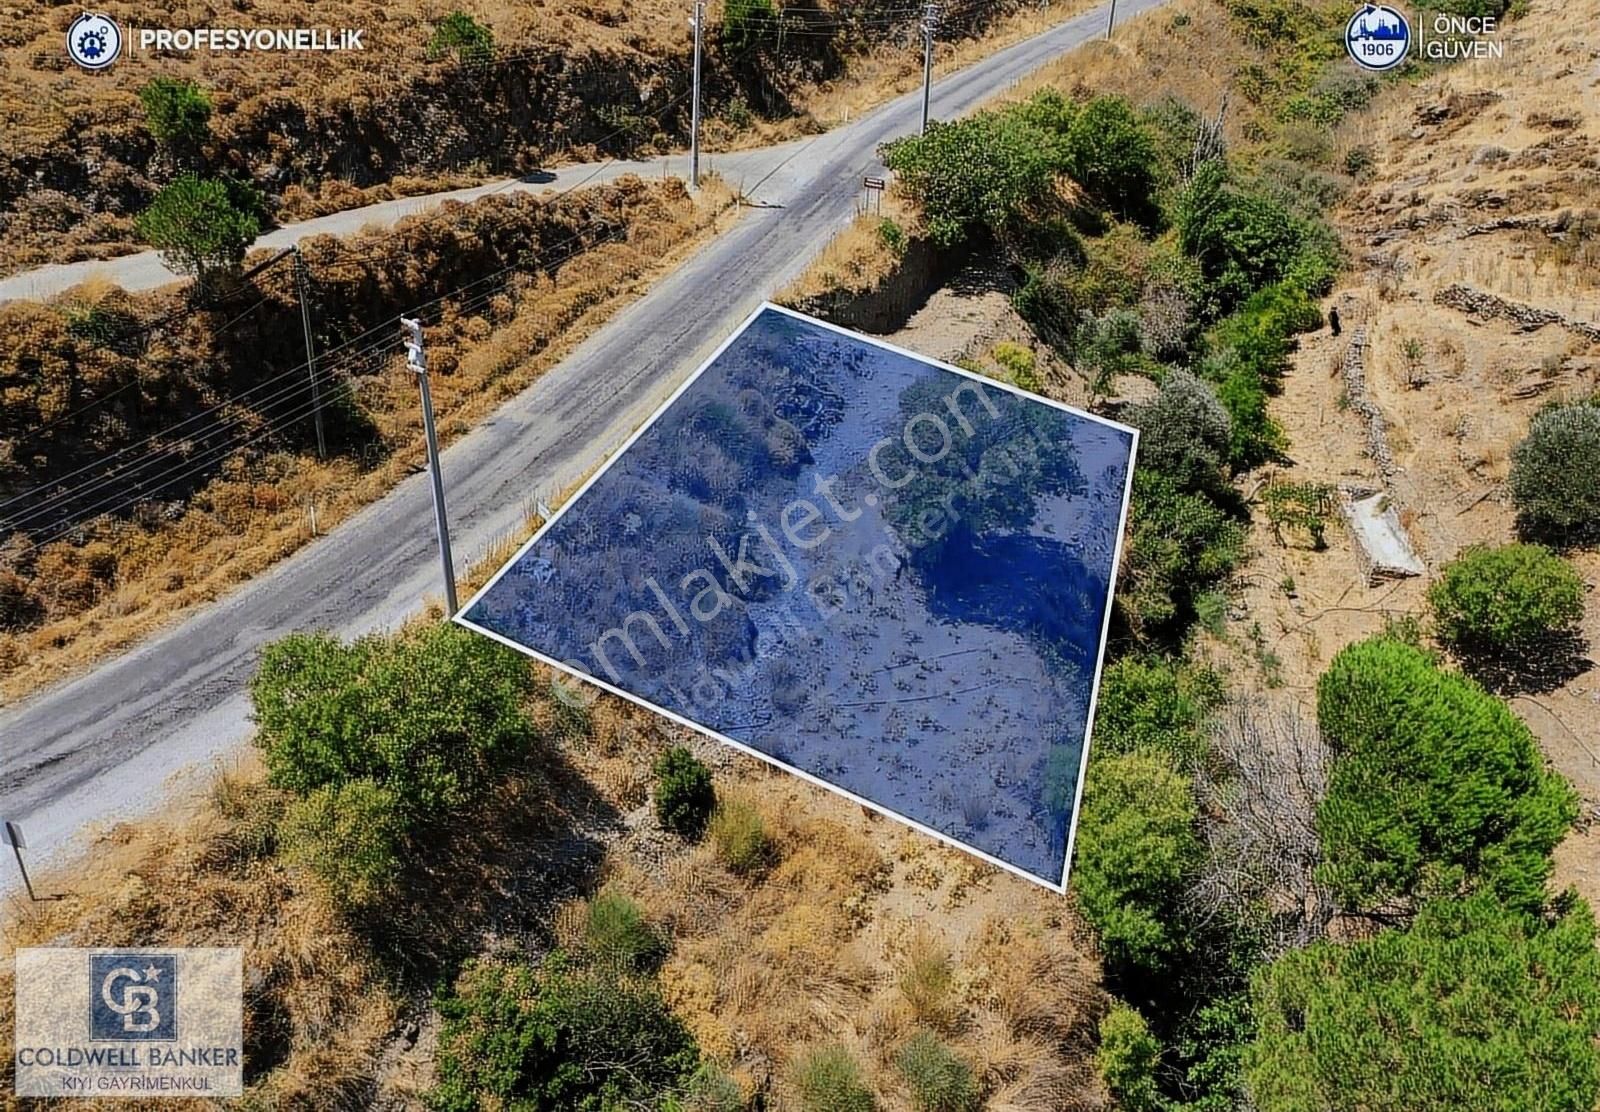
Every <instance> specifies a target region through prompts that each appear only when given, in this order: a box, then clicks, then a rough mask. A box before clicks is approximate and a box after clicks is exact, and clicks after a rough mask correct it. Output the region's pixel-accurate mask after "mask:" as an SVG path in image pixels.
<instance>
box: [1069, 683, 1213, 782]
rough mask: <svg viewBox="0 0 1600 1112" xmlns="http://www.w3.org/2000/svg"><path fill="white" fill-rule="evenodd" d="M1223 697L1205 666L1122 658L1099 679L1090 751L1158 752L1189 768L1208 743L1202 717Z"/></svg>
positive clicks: (1198, 759)
mask: <svg viewBox="0 0 1600 1112" xmlns="http://www.w3.org/2000/svg"><path fill="white" fill-rule="evenodd" d="M1223 697H1224V695H1223V688H1222V678H1221V677H1220V676H1218V675H1217V673H1215V672H1213V671H1212V670H1211V669H1210V668H1208V667H1206V666H1204V665H1190V664H1186V663H1183V662H1179V661H1171V660H1164V659H1160V658H1154V657H1151V658H1141V657H1134V656H1125V657H1122V658H1120V659H1118V660H1116V661H1113V662H1112V663H1111V664H1108V665H1107V666H1106V668H1105V671H1104V673H1103V674H1102V675H1101V677H1100V696H1099V699H1098V700H1097V702H1096V704H1095V717H1094V751H1095V752H1096V753H1097V754H1099V755H1101V756H1111V755H1114V754H1119V753H1147V754H1160V755H1164V756H1166V757H1168V758H1169V759H1170V760H1171V761H1172V762H1173V764H1174V765H1175V766H1176V767H1178V768H1194V767H1195V766H1196V765H1197V764H1199V762H1200V761H1201V759H1202V758H1203V757H1204V756H1205V752H1206V749H1207V746H1208V741H1207V737H1206V721H1207V719H1208V718H1209V717H1210V715H1211V712H1212V711H1213V710H1215V709H1216V708H1217V707H1218V706H1220V705H1221V703H1222V700H1223Z"/></svg>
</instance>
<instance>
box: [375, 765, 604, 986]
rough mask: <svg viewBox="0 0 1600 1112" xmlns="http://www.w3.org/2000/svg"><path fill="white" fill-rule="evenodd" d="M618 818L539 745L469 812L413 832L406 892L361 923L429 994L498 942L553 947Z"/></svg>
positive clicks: (390, 961)
mask: <svg viewBox="0 0 1600 1112" xmlns="http://www.w3.org/2000/svg"><path fill="white" fill-rule="evenodd" d="M621 829H622V818H621V815H620V814H619V812H618V811H617V810H616V809H615V808H614V807H613V806H612V805H611V804H610V803H609V802H607V801H606V800H605V798H604V797H602V796H601V795H600V793H599V792H598V791H596V790H595V788H594V786H593V785H592V784H591V783H590V782H589V781H588V780H586V779H585V778H584V777H583V775H582V774H581V773H580V772H579V771H578V770H577V769H576V768H574V767H573V766H572V764H571V763H570V762H569V761H568V760H567V759H566V757H565V756H563V755H562V754H561V753H560V752H559V751H557V750H554V749H550V748H545V747H542V746H541V747H540V751H538V752H536V753H535V754H533V755H532V756H530V758H529V759H528V760H527V761H526V762H525V763H524V764H523V765H522V766H521V767H519V768H517V769H515V770H513V771H512V773H511V774H510V775H509V776H507V777H506V778H505V780H504V781H502V783H501V784H500V785H499V786H498V787H497V788H496V789H495V790H494V791H493V792H491V793H490V796H489V798H488V799H487V800H486V801H485V802H484V804H483V805H482V806H480V807H478V808H475V809H474V810H473V811H472V813H470V814H466V815H462V816H459V817H457V818H453V819H450V820H446V821H445V822H442V823H441V824H440V825H439V826H437V827H434V828H431V829H426V830H423V831H420V832H418V833H417V834H415V835H413V838H412V847H411V856H410V859H409V860H408V862H407V865H406V867H405V869H404V872H403V874H402V876H401V878H400V885H399V887H400V891H401V892H402V893H404V894H403V896H402V897H401V898H400V901H399V902H398V903H396V904H395V905H394V906H392V907H389V908H386V909H384V911H383V912H382V913H380V914H378V915H375V916H373V917H371V918H370V919H368V920H366V921H365V922H362V923H361V924H359V929H361V930H362V933H363V934H364V935H365V936H366V938H367V940H368V942H369V943H370V944H371V945H372V947H373V950H374V952H375V953H376V954H377V955H378V956H379V958H380V960H381V961H382V962H383V963H384V964H385V965H386V966H387V967H388V968H389V969H390V970H391V971H392V972H393V973H394V974H395V975H396V976H397V977H398V978H399V980H400V981H401V982H402V983H405V984H408V985H410V986H411V987H414V988H417V989H429V988H431V987H433V986H435V985H438V984H440V983H442V982H444V981H447V980H449V979H450V978H452V977H453V976H454V975H455V972H456V970H457V969H458V968H459V966H460V965H461V963H462V962H463V961H465V960H466V959H467V958H469V957H471V956H473V955H474V954H478V953H481V952H482V951H483V950H484V949H485V948H486V947H489V946H491V945H493V944H495V943H504V942H508V941H509V942H512V943H513V944H515V945H516V946H517V947H518V948H519V949H521V950H522V951H523V952H525V953H527V952H532V953H535V954H537V953H540V952H543V951H545V950H548V949H549V947H550V945H551V942H552V939H553V937H554V916H555V912H556V909H557V908H558V907H559V906H560V905H561V904H562V903H563V902H565V901H566V900H569V899H572V898H574V897H578V896H583V895H587V894H589V893H590V892H591V891H592V890H593V889H594V887H595V885H596V883H597V881H598V878H599V875H600V868H601V866H602V864H603V863H604V860H605V853H606V845H607V841H608V838H609V837H610V836H612V835H614V833H615V832H616V831H619V830H621Z"/></svg>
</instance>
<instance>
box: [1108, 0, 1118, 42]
mask: <svg viewBox="0 0 1600 1112" xmlns="http://www.w3.org/2000/svg"><path fill="white" fill-rule="evenodd" d="M1116 25H1117V0H1111V12H1110V14H1109V15H1107V16H1106V41H1107V42H1110V41H1111V31H1112V29H1113V28H1114V27H1116Z"/></svg>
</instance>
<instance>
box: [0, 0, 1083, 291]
mask: <svg viewBox="0 0 1600 1112" xmlns="http://www.w3.org/2000/svg"><path fill="white" fill-rule="evenodd" d="M1082 6H1083V5H1081V4H1075V3H1073V2H1063V0H1058V2H1057V3H1056V4H1055V5H1053V6H1047V7H1045V8H1040V7H1039V6H1037V5H1030V4H1024V3H1021V2H1020V0H1003V2H999V3H981V4H980V3H973V2H963V3H958V4H951V5H946V6H945V14H944V17H943V22H942V24H941V32H940V37H941V39H942V43H941V47H940V55H941V63H942V64H943V63H945V62H949V63H955V62H958V61H963V60H970V59H971V58H972V57H973V56H975V52H977V53H981V51H982V50H983V49H986V48H991V47H992V46H993V45H995V44H997V43H1000V42H1004V41H1008V40H1011V39H1014V38H1017V37H1020V36H1021V35H1022V34H1024V33H1027V32H1029V31H1033V30H1038V29H1041V28H1042V27H1043V26H1045V25H1048V24H1049V23H1050V22H1053V21H1059V20H1060V19H1063V18H1066V16H1068V15H1070V14H1072V12H1073V11H1075V10H1078V9H1079V8H1081V7H1082ZM103 10H104V11H105V13H106V14H108V15H110V16H111V17H112V18H113V19H115V20H117V21H119V24H120V25H121V26H123V27H124V28H127V29H131V28H137V27H142V26H151V25H155V24H159V26H162V27H169V28H193V27H233V26H240V27H246V28H256V27H312V26H315V27H320V28H355V29H365V31H366V35H365V39H364V41H365V49H364V50H362V51H358V52H348V53H327V54H315V53H301V54H268V55H254V54H249V53H232V54H230V53H223V52H218V53H206V52H195V53H190V54H178V53H173V52H167V53H166V54H163V55H159V56H158V55H155V54H151V53H149V52H146V53H144V54H137V53H131V54H125V56H124V57H123V58H121V59H120V60H119V61H118V62H116V63H115V64H114V65H113V66H112V67H110V68H109V69H108V70H105V71H102V72H97V73H84V72H82V71H80V70H79V69H78V68H77V67H76V66H75V65H74V64H73V63H72V62H71V60H70V59H69V58H68V57H67V55H66V53H65V51H64V50H63V49H62V42H63V35H64V33H65V30H66V27H67V24H68V23H69V22H71V20H72V19H73V18H75V16H76V14H77V13H75V12H69V11H68V10H67V9H65V8H58V7H54V6H52V5H49V4H46V3H43V2H40V0H24V2H22V3H20V4H19V5H13V7H12V8H11V9H10V10H8V13H7V24H6V29H5V30H4V31H3V32H0V56H3V57H4V68H3V70H0V119H4V121H5V124H6V130H7V136H8V139H9V140H10V142H9V144H8V150H7V159H6V162H5V165H4V166H0V267H3V268H5V269H8V270H9V269H18V268H22V267H26V266H32V265H38V264H40V263H46V262H69V261H73V260H76V259H80V258H103V257H108V256H111V255H116V254H122V253H125V252H127V251H129V250H132V249H134V248H135V245H136V243H137V242H138V241H137V239H136V236H135V233H134V229H133V217H134V216H135V215H136V214H137V213H139V212H140V211H141V210H142V209H143V208H144V207H145V206H146V205H147V204H148V203H149V201H150V200H151V198H152V197H153V196H154V195H155V194H156V192H157V191H158V190H159V189H160V188H161V186H162V185H164V184H166V182H167V181H169V180H170V179H171V178H172V177H174V176H175V175H176V174H178V173H179V172H182V171H194V172H200V173H202V174H206V175H213V176H223V177H227V178H230V179H232V180H234V181H237V182H241V183H245V184H248V185H250V186H252V187H254V188H255V189H256V190H258V191H259V192H260V194H261V205H262V213H261V215H262V219H263V221H268V222H270V221H277V222H289V221H294V220H302V219H305V218H307V217H310V216H314V215H318V214H322V213H327V212H333V211H337V210H340V209H345V208H350V207H354V206H357V205H361V204H366V203H371V202H373V201H377V200H383V199H387V198H390V197H396V196H406V195H410V194H416V193H423V192H431V191H435V190H439V189H446V188H452V187H456V186H460V185H466V184H470V183H471V182H474V181H479V180H483V179H484V178H486V177H492V176H505V175H521V174H528V173H532V172H535V171H537V170H538V169H539V168H540V167H541V166H544V165H547V164H548V163H550V162H551V161H552V160H556V159H570V158H574V157H585V156H591V157H592V156H601V157H603V156H608V155H610V156H633V155H639V154H644V153H648V152H651V151H659V150H663V149H671V148H673V147H676V146H678V145H680V144H682V143H683V142H684V141H686V139H687V135H688V129H689V116H690V103H689V100H690V97H689V93H690V68H691V60H692V58H691V55H692V50H691V43H690V34H689V29H688V26H687V22H686V19H687V15H688V14H689V9H688V7H686V6H682V5H677V4H665V3H660V2H656V0H652V2H648V3H624V2H621V0H594V2H591V0H583V2H568V0H537V2H536V3H534V4H532V5H521V6H516V5H505V4H498V3H493V2H491V3H488V4H481V5H475V6H471V7H470V10H469V12H468V13H467V14H468V16H470V17H471V19H470V21H469V26H470V27H472V28H473V29H474V33H479V32H486V33H487V36H488V37H487V38H486V39H478V38H469V39H468V40H467V45H466V46H461V45H460V44H459V41H458V40H457V39H447V40H441V41H436V36H437V35H438V34H439V31H438V28H439V26H440V25H441V24H442V23H444V22H445V21H446V16H447V15H449V11H450V9H449V8H448V7H446V6H441V5H416V4H400V5H385V6H382V7H377V8H375V7H373V6H372V5H370V4H360V3H350V2H338V3H333V4H318V5H314V6H308V5H306V4H304V3H300V2H298V0H268V2H266V3H257V4H251V5H249V6H248V8H244V9H241V8H239V7H238V6H237V5H229V4H221V3H213V2H205V0H201V2H195V3H189V4H186V5H182V6H179V7H176V8H167V9H164V10H163V12H162V13H161V15H160V17H159V20H157V19H156V17H154V16H153V14H152V13H151V12H150V11H149V10H148V9H146V8H142V7H140V6H139V5H136V4H130V3H123V2H120V0H112V2H111V3H109V4H107V5H105V6H103ZM917 18H918V13H917V11H916V10H915V9H914V8H912V7H908V6H907V5H905V4H902V3H896V2H894V0H841V2H839V3H819V4H814V5H812V4H808V5H805V6H802V7H795V8H784V9H782V12H781V14H780V12H779V10H778V9H776V8H774V7H773V6H772V5H770V4H766V3H756V4H754V5H751V4H748V3H745V4H733V5H730V6H729V7H728V10H727V11H724V10H723V7H722V5H710V6H709V16H708V30H707V36H706V50H707V55H706V70H705V90H706V91H705V97H706V104H705V112H706V139H707V141H708V143H709V144H710V145H711V146H712V147H713V148H715V147H717V146H719V145H721V146H725V145H727V144H729V143H733V142H738V141H740V139H741V138H742V139H743V140H744V141H747V142H748V141H752V140H755V139H770V138H772V137H774V136H779V135H784V134H804V133H807V132H814V131H817V130H820V129H822V128H823V127H825V126H828V125H831V124H833V123H836V122H838V121H839V120H840V119H841V118H847V117H848V114H849V111H850V110H851V108H854V109H856V110H857V111H858V112H859V111H860V110H861V109H862V108H864V107H866V106H868V105H870V104H872V103H875V102H876V101H877V100H881V99H882V98H883V97H884V95H885V94H888V93H893V92H899V91H901V90H902V89H903V88H904V87H905V83H906V81H907V79H908V78H910V77H912V75H913V74H915V75H916V76H920V62H921V57H920V50H919V49H918V39H917V35H916V31H915V25H916V20H917ZM130 33H131V31H130ZM157 77H160V78H163V79H170V80H177V81H187V82H192V83H193V84H194V86H195V87H196V88H197V91H198V93H199V95H201V96H202V97H204V98H206V99H208V100H209V102H210V104H209V111H208V113H207V114H206V115H208V116H209V119H208V120H207V119H205V118H204V117H202V118H201V119H200V121H199V122H198V126H197V129H196V131H194V132H186V133H185V134H184V136H183V138H182V139H181V140H178V139H173V138H172V137H163V138H161V139H158V138H157V137H156V135H155V134H154V133H153V132H152V130H151V126H150V124H149V123H148V122H147V113H146V109H145V106H144V104H143V102H142V101H141V99H140V98H141V92H142V91H145V90H147V89H148V87H149V84H150V82H151V81H152V79H154V78H157Z"/></svg>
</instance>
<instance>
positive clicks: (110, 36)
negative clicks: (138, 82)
mask: <svg viewBox="0 0 1600 1112" xmlns="http://www.w3.org/2000/svg"><path fill="white" fill-rule="evenodd" d="M121 53H122V29H121V28H120V27H118V26H117V25H116V23H115V22H113V21H112V19H111V18H110V17H109V16H104V15H100V14H98V13H95V12H84V13H83V14H82V15H80V16H79V17H78V18H77V19H75V20H73V21H72V26H70V27H68V28H67V55H68V56H69V57H70V58H71V59H72V60H73V61H74V62H77V63H78V65H80V66H82V67H83V68H84V69H87V70H98V69H105V68H106V67H107V66H109V65H110V64H111V63H112V62H115V61H116V60H117V56H118V55H120V54H121Z"/></svg>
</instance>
